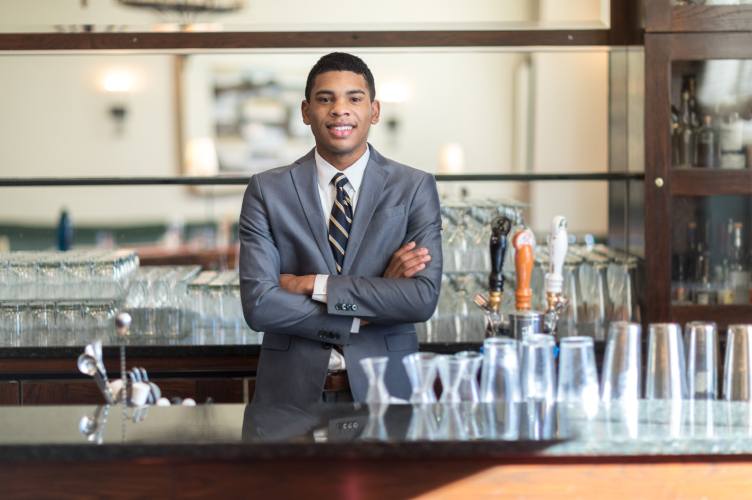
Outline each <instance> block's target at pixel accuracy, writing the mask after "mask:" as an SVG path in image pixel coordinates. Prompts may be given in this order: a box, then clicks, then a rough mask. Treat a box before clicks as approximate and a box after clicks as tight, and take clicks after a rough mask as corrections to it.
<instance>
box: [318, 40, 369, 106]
mask: <svg viewBox="0 0 752 500" xmlns="http://www.w3.org/2000/svg"><path fill="white" fill-rule="evenodd" d="M329 71H352V72H353V73H356V74H358V75H361V76H362V77H363V78H365V80H366V86H367V87H368V93H369V94H371V96H370V97H371V102H373V100H374V99H375V98H376V84H375V83H374V81H373V74H372V73H371V70H370V69H368V66H366V63H364V62H363V59H361V58H360V57H357V56H354V55H352V54H348V53H346V52H332V53H331V54H327V55H325V56H323V57H322V58H321V59H319V60H318V62H316V64H314V66H313V68H311V71H310V72H309V73H308V80H307V81H306V86H305V98H306V101H308V102H311V90H312V89H313V84H314V82H315V81H316V77H317V76H319V75H320V74H322V73H327V72H329Z"/></svg>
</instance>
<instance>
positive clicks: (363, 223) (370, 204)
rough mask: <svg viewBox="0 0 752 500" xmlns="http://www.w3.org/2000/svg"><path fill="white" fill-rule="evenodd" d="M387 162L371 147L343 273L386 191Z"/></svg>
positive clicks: (353, 256)
mask: <svg viewBox="0 0 752 500" xmlns="http://www.w3.org/2000/svg"><path fill="white" fill-rule="evenodd" d="M369 147H370V145H369ZM385 162H386V160H385V159H384V157H383V156H381V155H380V154H379V153H378V152H377V151H376V150H375V149H374V148H373V147H371V156H370V157H369V159H368V165H367V166H366V170H365V172H364V173H363V181H362V182H361V183H360V194H359V195H358V204H357V206H356V207H355V216H354V217H353V223H352V227H351V228H350V238H348V240H347V249H346V250H345V261H344V262H343V263H342V274H347V273H348V272H349V271H350V267H351V266H352V263H353V260H354V259H355V256H356V255H357V253H358V249H359V248H360V243H361V242H362V241H363V237H364V236H365V234H366V230H367V229H368V224H370V223H371V217H372V216H373V212H374V210H376V205H377V204H378V202H379V198H380V197H381V193H382V191H384V185H386V179H387V173H386V170H385V169H384V168H383V167H382V165H383V164H384V163H385ZM345 173H347V172H345ZM332 260H334V257H332Z"/></svg>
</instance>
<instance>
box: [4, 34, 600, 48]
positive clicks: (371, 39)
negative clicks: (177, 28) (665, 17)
mask: <svg viewBox="0 0 752 500" xmlns="http://www.w3.org/2000/svg"><path fill="white" fill-rule="evenodd" d="M608 44H609V30H606V29H595V30H509V31H491V30H473V31H459V30H457V31H449V30H446V31H333V32H314V31H312V32H253V31H248V32H212V33H207V32H203V33H196V32H194V33H135V32H134V33H24V34H20V33H4V34H0V51H11V50H13V51H29V50H42V51H52V52H61V51H69V50H75V51H88V52H101V51H106V50H155V49H157V50H168V51H170V50H180V51H183V50H191V51H206V50H228V49H270V48H283V49H299V48H322V49H324V48H333V47H521V46H535V47H537V46H558V47H578V46H605V45H608Z"/></svg>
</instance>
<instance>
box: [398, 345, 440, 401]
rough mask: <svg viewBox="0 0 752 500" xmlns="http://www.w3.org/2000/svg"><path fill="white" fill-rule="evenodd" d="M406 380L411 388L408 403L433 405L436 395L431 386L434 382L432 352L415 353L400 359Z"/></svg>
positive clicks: (433, 357)
mask: <svg viewBox="0 0 752 500" xmlns="http://www.w3.org/2000/svg"><path fill="white" fill-rule="evenodd" d="M402 364H403V365H404V366H405V371H406V372H407V378H409V379H410V385H411V386H412V388H413V392H412V395H411V396H410V402H411V403H413V404H416V403H427V404H430V403H435V402H436V393H435V392H434V390H433V384H434V382H435V381H436V373H437V368H436V354H434V353H432V352H415V353H413V354H408V355H407V356H405V357H404V358H402Z"/></svg>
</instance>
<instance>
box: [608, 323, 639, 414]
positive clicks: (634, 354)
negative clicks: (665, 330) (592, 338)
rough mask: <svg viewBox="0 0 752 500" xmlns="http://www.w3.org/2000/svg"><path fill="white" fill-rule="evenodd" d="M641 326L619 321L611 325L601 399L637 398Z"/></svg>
mask: <svg viewBox="0 0 752 500" xmlns="http://www.w3.org/2000/svg"><path fill="white" fill-rule="evenodd" d="M641 337H642V327H641V326H640V324H639V323H627V322H626V321H616V322H614V323H611V325H610V326H609V333H608V342H607V343H606V355H605V357H604V360H603V374H602V376H601V400H603V401H611V400H636V399H639V398H640V395H641V380H642V378H641V371H642V354H641V350H642V341H641Z"/></svg>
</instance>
